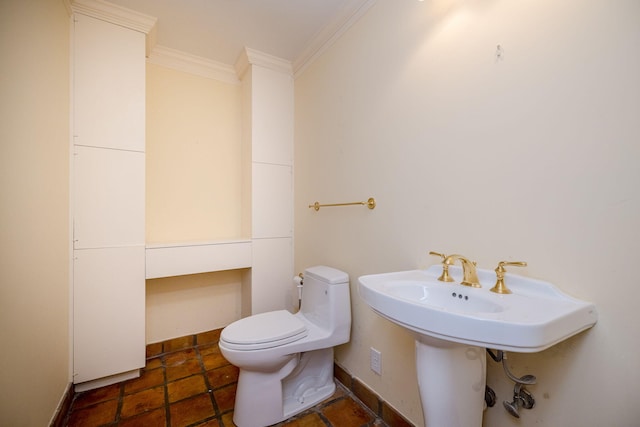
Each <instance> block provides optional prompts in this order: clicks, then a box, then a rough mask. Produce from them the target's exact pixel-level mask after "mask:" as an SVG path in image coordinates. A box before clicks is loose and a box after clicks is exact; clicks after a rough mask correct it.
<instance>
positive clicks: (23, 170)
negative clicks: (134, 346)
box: [0, 0, 71, 426]
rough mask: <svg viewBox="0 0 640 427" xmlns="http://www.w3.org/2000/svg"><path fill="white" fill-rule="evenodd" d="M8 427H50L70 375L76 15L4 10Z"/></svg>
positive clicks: (1, 188)
mask: <svg viewBox="0 0 640 427" xmlns="http://www.w3.org/2000/svg"><path fill="white" fill-rule="evenodd" d="M0 29H1V30H0V57H1V58H2V73H1V77H0V117H2V125H1V126H0V141H1V142H0V195H1V196H0V197H1V200H0V242H1V243H0V342H1V343H2V351H0V366H1V368H0V369H1V372H2V374H1V375H0V425H2V426H43V425H48V423H49V420H50V419H51V417H52V416H53V414H54V412H55V409H56V407H57V405H58V403H59V401H60V399H61V398H62V396H63V394H64V392H65V389H66V387H67V385H68V384H69V382H70V380H71V378H70V375H69V241H70V236H69V15H68V14H67V11H66V9H65V7H64V4H63V2H62V1H51V0H38V1H35V0H34V1H29V2H23V1H19V0H10V1H6V0H5V1H2V2H0Z"/></svg>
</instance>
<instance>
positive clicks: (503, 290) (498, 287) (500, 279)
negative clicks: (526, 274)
mask: <svg viewBox="0 0 640 427" xmlns="http://www.w3.org/2000/svg"><path fill="white" fill-rule="evenodd" d="M505 265H507V266H513V267H526V266H527V263H526V262H524V261H500V262H499V263H498V267H496V269H495V272H496V284H495V286H494V287H493V288H491V289H489V290H490V291H491V292H495V293H497V294H510V293H511V291H510V290H509V288H507V285H505V284H504V273H506V272H507V270H505V268H504V266H505Z"/></svg>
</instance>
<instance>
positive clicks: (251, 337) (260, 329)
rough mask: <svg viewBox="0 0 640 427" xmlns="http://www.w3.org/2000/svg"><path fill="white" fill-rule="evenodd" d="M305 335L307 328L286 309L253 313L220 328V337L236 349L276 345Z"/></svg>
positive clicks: (256, 348) (255, 348) (253, 348)
mask: <svg viewBox="0 0 640 427" xmlns="http://www.w3.org/2000/svg"><path fill="white" fill-rule="evenodd" d="M306 336H307V328H306V326H305V325H304V323H302V321H301V320H300V319H298V318H297V317H296V316H294V315H293V314H291V313H289V312H288V311H287V310H278V311H270V312H268V313H261V314H255V315H253V316H249V317H245V318H244V319H240V320H238V321H236V322H233V323H232V324H230V325H229V326H227V327H226V328H224V329H223V330H222V334H221V335H220V339H221V340H223V341H224V342H225V343H226V344H227V346H228V347H230V348H234V349H238V350H258V349H263V348H269V347H277V346H280V345H283V344H288V343H290V342H293V341H297V340H299V339H301V338H304V337H306Z"/></svg>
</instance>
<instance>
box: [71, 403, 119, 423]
mask: <svg viewBox="0 0 640 427" xmlns="http://www.w3.org/2000/svg"><path fill="white" fill-rule="evenodd" d="M117 409H118V401H117V400H107V401H106V402H101V403H97V404H95V405H93V406H88V407H86V408H83V409H78V410H73V411H72V412H71V415H70V417H69V423H68V426H69V427H76V426H78V427H87V426H99V425H103V424H107V423H110V422H113V421H115V419H116V411H117Z"/></svg>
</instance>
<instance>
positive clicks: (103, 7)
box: [63, 0, 158, 55]
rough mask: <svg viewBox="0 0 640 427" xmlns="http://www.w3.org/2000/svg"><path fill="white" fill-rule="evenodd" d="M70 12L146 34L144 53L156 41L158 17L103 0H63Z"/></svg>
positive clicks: (150, 48)
mask: <svg viewBox="0 0 640 427" xmlns="http://www.w3.org/2000/svg"><path fill="white" fill-rule="evenodd" d="M63 1H64V2H65V5H67V7H68V8H70V9H71V12H72V13H80V14H82V15H87V16H91V17H92V18H96V19H100V20H103V21H106V22H110V23H112V24H116V25H120V26H122V27H125V28H129V29H131V30H135V31H139V32H141V33H144V34H145V35H146V53H147V55H149V54H150V52H151V50H152V49H153V47H154V46H155V43H156V32H157V25H156V24H157V22H158V19H157V18H156V17H153V16H149V15H145V14H144V13H140V12H136V11H135V10H131V9H127V8H125V7H122V6H118V5H116V4H113V3H109V2H107V1H104V0H63Z"/></svg>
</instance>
